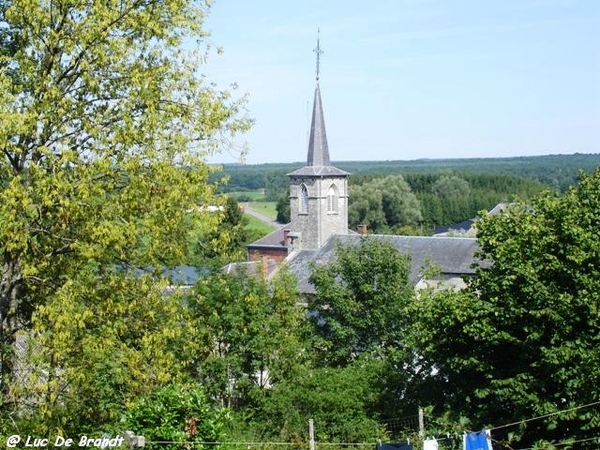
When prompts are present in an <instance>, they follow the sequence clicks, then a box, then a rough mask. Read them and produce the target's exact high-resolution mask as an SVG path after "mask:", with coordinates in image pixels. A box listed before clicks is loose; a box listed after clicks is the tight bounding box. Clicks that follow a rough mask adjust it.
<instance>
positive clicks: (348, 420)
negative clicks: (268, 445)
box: [260, 360, 385, 445]
mask: <svg viewBox="0 0 600 450" xmlns="http://www.w3.org/2000/svg"><path fill="white" fill-rule="evenodd" d="M383 366H385V364H384V363H382V362H381V361H376V360H357V361H354V362H353V363H351V364H350V365H348V366H346V367H343V368H340V367H338V368H329V367H323V368H306V369H305V370H303V371H301V372H300V373H298V374H296V376H295V377H294V378H292V379H288V380H285V381H283V382H282V383H279V384H277V385H276V386H275V387H274V388H273V389H272V390H271V391H270V392H269V395H268V396H267V397H266V398H265V400H264V404H263V406H262V409H261V410H260V412H261V415H262V417H263V420H264V427H265V428H266V429H268V430H271V433H274V434H275V436H273V437H276V438H279V439H283V440H285V441H291V442H296V443H298V444H300V443H302V444H304V445H306V443H307V441H308V433H307V424H308V420H309V419H313V420H314V423H315V438H316V440H317V441H321V442H375V441H376V440H377V439H380V438H381V439H385V432H384V430H383V429H382V427H381V425H380V424H379V422H378V419H379V411H378V408H377V404H378V402H379V396H380V393H381V385H380V381H381V379H382V376H383V375H385V374H384V367H383Z"/></svg>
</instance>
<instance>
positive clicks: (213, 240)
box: [192, 196, 250, 267]
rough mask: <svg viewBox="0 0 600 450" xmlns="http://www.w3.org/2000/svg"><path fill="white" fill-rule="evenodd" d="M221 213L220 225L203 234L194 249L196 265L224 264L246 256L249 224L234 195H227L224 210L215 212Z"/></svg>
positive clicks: (193, 259)
mask: <svg viewBox="0 0 600 450" xmlns="http://www.w3.org/2000/svg"><path fill="white" fill-rule="evenodd" d="M213 214H218V215H219V222H218V225H217V226H216V228H215V229H214V230H211V231H209V232H208V233H207V234H206V235H205V236H201V237H199V238H198V240H197V241H196V243H195V246H194V247H195V248H194V249H193V250H192V253H193V255H194V256H193V257H192V261H193V262H194V265H196V266H200V267H205V266H208V265H215V266H222V265H223V264H226V263H227V262H231V261H241V260H243V259H244V258H245V256H246V249H245V247H244V245H245V244H246V243H248V241H249V239H250V233H249V232H248V229H247V225H248V220H247V219H246V218H245V217H244V213H243V212H242V211H241V209H240V206H239V204H238V202H237V201H236V200H235V198H233V197H229V196H228V197H226V199H225V205H224V206H223V209H222V211H217V212H214V213H213Z"/></svg>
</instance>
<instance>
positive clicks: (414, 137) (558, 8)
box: [201, 0, 600, 164]
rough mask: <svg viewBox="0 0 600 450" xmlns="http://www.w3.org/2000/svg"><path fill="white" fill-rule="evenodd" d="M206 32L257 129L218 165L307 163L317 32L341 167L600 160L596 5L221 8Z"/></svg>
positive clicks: (314, 1)
mask: <svg viewBox="0 0 600 450" xmlns="http://www.w3.org/2000/svg"><path fill="white" fill-rule="evenodd" d="M204 27H205V29H206V30H207V31H209V32H210V34H211V36H210V38H209V42H210V43H211V45H212V46H213V47H219V48H221V49H222V53H221V54H219V55H218V54H216V52H212V53H211V55H210V56H209V59H208V62H207V64H206V65H205V66H204V67H203V68H202V69H201V72H202V73H204V74H205V75H206V76H207V79H208V80H210V81H212V82H214V83H216V84H217V86H218V87H220V88H224V89H228V88H229V86H230V85H232V84H235V85H237V89H236V90H235V91H234V95H236V96H242V95H244V94H247V104H246V109H247V113H248V115H249V116H250V117H251V118H252V119H253V120H254V121H255V123H254V126H253V127H252V129H251V131H249V132H247V133H246V134H244V135H243V136H240V137H238V138H236V139H235V140H234V141H233V142H232V147H231V148H226V149H224V150H223V151H222V152H221V153H220V154H218V155H215V156H213V157H211V162H215V163H228V162H240V154H241V149H244V148H245V149H246V150H247V154H246V156H245V157H244V158H242V161H243V162H245V163H248V164H257V163H279V162H299V161H305V160H306V154H307V146H308V130H309V128H310V114H311V113H312V103H313V97H314V90H315V86H316V79H315V78H316V73H315V72H316V54H315V52H314V48H315V47H316V42H317V30H318V29H320V35H319V36H320V47H321V49H322V51H323V54H322V55H321V61H320V80H319V86H320V89H321V97H322V101H323V110H324V114H325V124H326V129H327V137H328V142H329V153H330V156H331V159H332V161H361V160H414V159H420V158H436V159H437V158H472V157H502V156H525V155H546V154H571V153H600V0H389V1H387V0H371V1H366V0H362V1H355V0H252V1H250V0H216V1H215V2H214V4H213V6H212V8H211V10H210V12H209V15H208V17H207V18H206V22H205V24H204Z"/></svg>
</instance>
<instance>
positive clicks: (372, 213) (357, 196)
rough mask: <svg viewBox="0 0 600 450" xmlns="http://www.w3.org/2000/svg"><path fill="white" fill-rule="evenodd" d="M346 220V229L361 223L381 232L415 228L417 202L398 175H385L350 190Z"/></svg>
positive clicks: (418, 214) (418, 220)
mask: <svg viewBox="0 0 600 450" xmlns="http://www.w3.org/2000/svg"><path fill="white" fill-rule="evenodd" d="M348 220H349V223H350V228H356V227H357V226H358V225H360V224H365V225H367V226H368V227H369V228H370V229H372V230H373V231H374V232H376V233H383V232H390V231H391V230H392V229H393V228H395V227H404V226H413V227H415V226H418V225H419V223H420V222H421V220H422V217H421V209H420V205H419V201H418V200H417V197H416V196H415V195H414V194H413V193H412V191H411V189H410V186H409V185H408V183H407V182H406V181H405V180H404V178H403V177H402V175H389V176H386V177H383V178H375V179H373V180H371V181H369V182H366V183H363V184H362V185H360V186H357V187H355V188H353V189H352V190H351V192H350V205H349V209H348Z"/></svg>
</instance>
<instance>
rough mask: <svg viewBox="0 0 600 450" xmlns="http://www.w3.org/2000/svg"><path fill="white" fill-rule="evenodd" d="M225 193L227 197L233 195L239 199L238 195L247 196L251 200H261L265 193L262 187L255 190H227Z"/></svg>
mask: <svg viewBox="0 0 600 450" xmlns="http://www.w3.org/2000/svg"><path fill="white" fill-rule="evenodd" d="M227 195H228V196H229V197H233V198H235V199H236V200H238V201H239V197H240V196H242V197H248V198H250V199H251V200H252V201H253V202H260V201H262V200H264V199H265V194H264V191H263V190H262V189H258V190H256V191H234V192H228V193H227Z"/></svg>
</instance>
